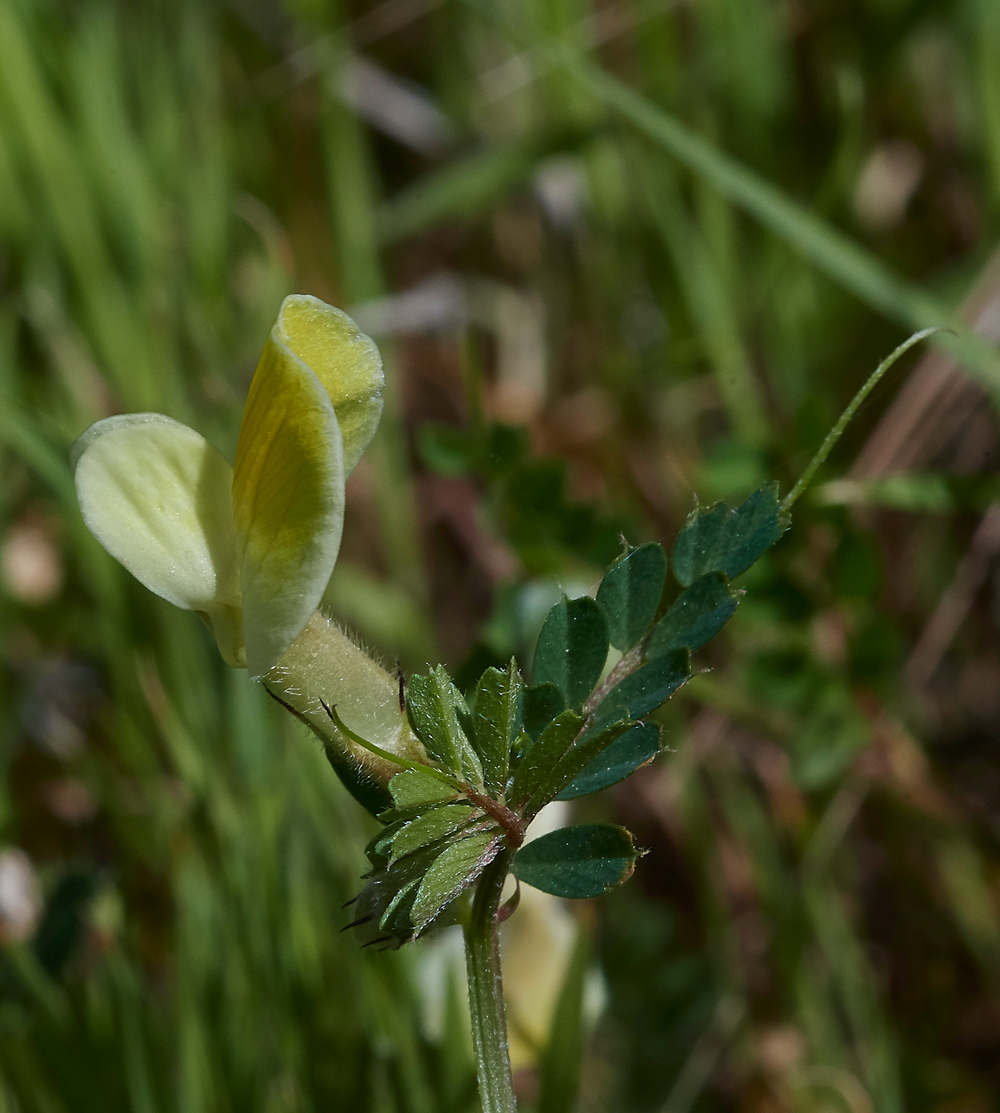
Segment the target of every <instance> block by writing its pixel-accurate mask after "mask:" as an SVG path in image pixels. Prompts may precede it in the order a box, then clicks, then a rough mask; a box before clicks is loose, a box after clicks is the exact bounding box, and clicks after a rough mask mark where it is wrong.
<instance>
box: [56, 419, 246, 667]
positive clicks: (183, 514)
mask: <svg viewBox="0 0 1000 1113" xmlns="http://www.w3.org/2000/svg"><path fill="white" fill-rule="evenodd" d="M72 459H73V465H74V469H75V477H76V491H77V497H78V499H79V501H80V509H81V511H82V512H83V520H84V521H85V522H86V524H87V528H88V529H89V530H90V532H91V533H93V535H94V536H95V537H96V538H97V540H98V541H100V543H101V544H102V545H103V546H104V548H105V549H107V551H108V552H109V553H110V554H111V555H112V556H113V557H114V558H115V559H116V560H118V561H119V562H120V563H121V564H123V565H124V566H125V567H126V568H127V569H128V570H129V572H131V573H132V575H133V576H135V578H136V579H137V580H138V581H139V582H140V583H142V584H145V586H146V587H148V588H149V590H150V591H152V592H155V593H156V594H157V595H159V596H161V597H162V598H164V599H166V600H167V601H168V602H170V603H173V604H174V605H175V606H177V607H182V608H183V609H184V610H190V611H199V612H201V613H202V614H204V615H205V617H206V618H207V620H208V622H209V624H210V625H211V627H212V629H213V632H214V633H215V635H216V639H217V640H218V642H219V649H220V651H221V653H222V656H223V657H224V658H225V659H226V661H227V662H228V663H229V664H231V665H241V664H242V644H241V641H242V639H241V637H240V621H239V606H240V588H239V570H238V565H237V561H236V536H235V533H234V531H233V514H232V496H231V489H232V475H233V470H232V468H231V467H230V466H229V464H228V463H227V462H226V460H225V458H224V457H223V455H222V454H221V453H220V452H219V451H218V450H217V449H215V448H213V447H212V445H210V444H209V443H208V441H206V440H205V438H204V437H203V436H201V434H200V433H196V432H195V431H194V430H193V429H189V428H188V427H187V426H186V425H182V424H181V423H180V422H179V421H174V420H173V419H172V418H169V417H164V416H163V414H121V415H119V416H118V417H109V418H107V419H105V420H104V421H98V422H97V424H96V425H92V426H91V427H90V428H89V429H88V430H87V431H86V432H85V433H84V434H83V435H82V436H81V437H80V438H79V440H78V441H77V442H76V444H75V445H74V446H73V452H72Z"/></svg>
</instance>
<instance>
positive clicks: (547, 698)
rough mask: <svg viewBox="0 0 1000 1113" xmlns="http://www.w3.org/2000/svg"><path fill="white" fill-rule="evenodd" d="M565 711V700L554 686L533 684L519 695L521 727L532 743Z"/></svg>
mask: <svg viewBox="0 0 1000 1113" xmlns="http://www.w3.org/2000/svg"><path fill="white" fill-rule="evenodd" d="M565 710H566V700H565V699H564V698H563V694H562V692H560V691H559V689H558V688H557V687H556V686H555V684H535V685H533V686H532V687H530V688H525V689H524V691H523V692H522V693H521V725H522V726H523V727H524V731H525V733H526V734H527V735H528V737H529V738H530V739H531V740H532V742H534V741H535V740H536V739H537V738H538V736H539V735H540V734H541V733H542V731H543V730H545V728H546V727H547V726H548V725H549V723H551V722H552V720H553V719H554V718H555V717H556V716H557V715H558V714H559V712H560V711H565Z"/></svg>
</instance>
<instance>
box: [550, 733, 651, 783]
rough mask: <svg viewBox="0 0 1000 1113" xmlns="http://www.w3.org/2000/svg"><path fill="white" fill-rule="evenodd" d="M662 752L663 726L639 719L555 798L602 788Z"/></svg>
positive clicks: (629, 773) (630, 773)
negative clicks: (642, 721)
mask: <svg viewBox="0 0 1000 1113" xmlns="http://www.w3.org/2000/svg"><path fill="white" fill-rule="evenodd" d="M659 752H660V728H659V727H658V726H657V725H656V724H655V723H638V724H637V725H636V726H634V727H631V728H630V729H629V730H627V731H625V733H624V734H622V735H621V736H619V737H618V738H616V739H615V740H614V742H612V743H611V745H610V746H608V747H607V749H605V750H604V751H603V752H601V753H599V754H598V755H597V756H596V757H595V758H592V759H591V760H590V761H589V762H588V763H587V764H586V765H585V766H584V767H583V771H582V772H580V773H578V774H577V775H576V776H575V777H574V778H573V780H572V781H570V783H569V784H568V785H567V786H566V787H565V788H564V789H563V790H562V791H561V792H560V793H559V794H558V796H557V797H556V799H557V800H575V799H576V797H578V796H587V795H589V794H590V793H591V792H600V790H601V789H602V788H607V787H608V786H609V785H613V784H617V783H618V782H619V781H624V780H625V778H626V777H630V776H631V775H632V774H633V773H634V772H635V771H636V770H637V769H641V768H642V767H643V766H644V765H648V764H649V762H651V761H652V760H653V758H654V757H656V755H657V754H658V753H659Z"/></svg>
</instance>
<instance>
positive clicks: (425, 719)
mask: <svg viewBox="0 0 1000 1113" xmlns="http://www.w3.org/2000/svg"><path fill="white" fill-rule="evenodd" d="M406 714H407V716H408V718H409V720H410V726H411V727H412V728H413V733H414V734H415V735H416V736H417V737H418V738H419V739H420V741H421V743H422V744H423V747H424V749H425V750H426V751H427V753H428V754H429V755H430V756H431V757H432V758H434V759H435V760H436V761H437V762H438V763H439V764H440V765H442V766H443V767H444V768H445V769H447V770H448V771H449V772H451V773H453V774H454V775H455V776H456V777H461V778H462V779H463V780H465V781H468V782H470V783H472V784H475V785H481V784H482V783H483V767H482V765H481V764H480V761H479V757H478V755H477V754H476V751H475V750H474V749H473V748H472V744H471V743H470V742H469V739H468V736H467V735H466V731H465V724H467V723H469V722H470V715H469V708H468V705H467V704H466V702H465V699H464V697H463V696H462V693H461V692H460V691H459V690H458V689H457V688H456V687H455V685H454V684H453V683H452V682H451V677H450V676H449V675H448V673H447V671H446V670H445V668H444V666H443V665H438V667H437V668H436V669H434V671H433V672H432V673H430V674H429V675H428V676H413V677H411V678H410V682H409V684H408V685H407V687H406Z"/></svg>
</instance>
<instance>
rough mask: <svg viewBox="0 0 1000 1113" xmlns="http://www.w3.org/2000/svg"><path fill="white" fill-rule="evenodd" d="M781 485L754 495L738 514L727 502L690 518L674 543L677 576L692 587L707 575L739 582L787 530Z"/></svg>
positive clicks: (699, 511)
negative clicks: (780, 490) (696, 581)
mask: <svg viewBox="0 0 1000 1113" xmlns="http://www.w3.org/2000/svg"><path fill="white" fill-rule="evenodd" d="M786 528H787V527H786V523H785V522H784V520H783V518H782V514H781V503H780V501H779V499H778V484H777V483H768V484H767V486H765V487H761V488H760V489H759V490H756V491H754V493H753V494H752V495H750V496H749V497H748V498H747V499H746V500H745V501H744V502H743V503H742V504H741V505H740V506H738V507H736V509H735V510H730V508H729V507H728V506H726V504H725V503H724V502H718V503H716V504H715V505H714V506H712V507H709V508H708V509H703V508H702V507H698V509H697V510H694V511H693V512H692V513H691V514H689V515H688V519H687V521H686V522H685V523H684V528H683V529H682V530H681V532H680V536H679V537H678V538H677V541H676V543H675V544H674V552H673V565H674V575H675V576H676V577H677V582H678V583H679V584H680V585H681V586H682V587H689V586H690V585H691V584H692V583H694V581H695V580H697V579H698V578H699V577H700V576H704V575H705V573H706V572H724V573H725V574H726V576H728V577H729V579H731V580H732V579H735V577H736V576H738V575H740V573H742V572H745V571H746V570H747V569H748V568H749V567H750V565H752V564H753V563H754V562H755V561H756V560H757V559H758V558H759V557H761V556H762V555H763V554H764V553H765V552H766V551H767V550H768V549H769V548H770V547H771V546H772V545H773V544H774V543H775V541H777V540H778V538H779V537H781V535H782V534H783V533H784V532H785V529H786Z"/></svg>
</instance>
